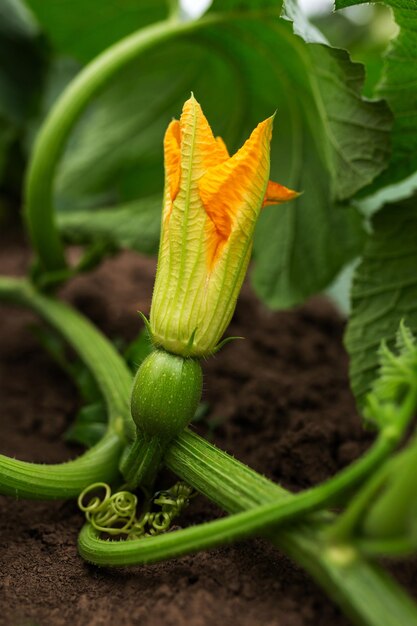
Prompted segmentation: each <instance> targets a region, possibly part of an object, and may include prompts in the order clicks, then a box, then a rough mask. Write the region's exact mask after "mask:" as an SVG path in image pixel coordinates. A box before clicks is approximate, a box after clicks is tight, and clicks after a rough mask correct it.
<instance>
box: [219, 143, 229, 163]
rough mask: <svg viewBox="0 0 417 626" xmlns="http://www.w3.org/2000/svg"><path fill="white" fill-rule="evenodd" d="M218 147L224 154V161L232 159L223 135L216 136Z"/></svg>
mask: <svg viewBox="0 0 417 626" xmlns="http://www.w3.org/2000/svg"><path fill="white" fill-rule="evenodd" d="M216 142H217V149H218V151H219V153H220V154H221V155H222V158H223V161H227V159H230V154H229V150H228V149H227V146H226V144H225V143H224V141H223V139H222V138H221V137H216Z"/></svg>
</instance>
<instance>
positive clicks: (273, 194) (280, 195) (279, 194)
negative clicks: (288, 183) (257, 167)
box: [262, 180, 300, 206]
mask: <svg viewBox="0 0 417 626" xmlns="http://www.w3.org/2000/svg"><path fill="white" fill-rule="evenodd" d="M299 195H300V194H299V192H298V191H293V190H292V189H288V187H284V185H280V184H279V183H274V181H272V180H270V181H269V183H268V186H267V188H266V194H265V198H264V201H263V204H262V206H269V205H271V204H282V203H283V202H289V201H290V200H294V198H297V197H298V196H299Z"/></svg>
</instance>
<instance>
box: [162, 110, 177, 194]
mask: <svg viewBox="0 0 417 626" xmlns="http://www.w3.org/2000/svg"><path fill="white" fill-rule="evenodd" d="M164 160H165V176H166V182H167V186H168V192H169V195H170V198H171V202H173V201H174V200H175V198H176V196H177V193H178V190H179V186H180V176H181V130H180V123H179V121H178V120H172V122H171V123H170V124H169V126H168V128H167V131H166V133H165V137H164Z"/></svg>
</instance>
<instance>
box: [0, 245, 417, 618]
mask: <svg viewBox="0 0 417 626" xmlns="http://www.w3.org/2000/svg"><path fill="white" fill-rule="evenodd" d="M3 239H4V237H3ZM27 259H28V255H27V253H26V252H25V249H24V247H23V246H22V244H21V243H19V240H18V238H15V237H13V236H8V237H7V239H5V240H4V241H3V242H2V245H1V249H0V271H1V273H7V274H20V273H22V272H23V271H24V269H25V267H26V265H27ZM153 274H154V263H153V261H150V260H146V259H140V258H139V257H137V256H135V255H133V254H122V255H120V256H119V257H117V258H115V259H112V260H109V261H107V262H106V263H104V265H103V266H102V267H101V268H100V269H98V270H97V271H95V272H94V273H92V274H90V275H89V276H87V277H82V278H78V279H76V280H74V281H73V282H72V283H71V285H69V286H68V287H67V288H66V289H65V290H64V293H63V297H65V298H66V299H68V300H70V301H71V302H72V303H73V304H74V305H75V306H77V307H78V308H79V309H80V310H82V311H83V312H84V313H85V314H87V315H88V316H89V317H90V318H91V319H92V320H93V321H94V322H95V323H97V324H98V326H99V327H100V328H102V329H103V330H104V332H106V333H107V334H108V335H109V336H110V337H112V338H115V337H116V338H123V339H125V340H130V339H132V338H133V337H134V336H135V335H136V333H137V332H138V330H139V319H138V316H137V313H136V311H137V310H138V309H140V310H142V311H144V312H147V311H148V310H149V305H150V296H151V290H152V281H153ZM35 321H36V320H35V318H34V317H33V316H32V315H31V314H30V313H28V312H26V311H21V310H18V309H11V308H6V307H3V308H2V309H1V311H0V402H1V420H2V421H1V427H0V433H1V437H0V452H1V453H6V454H9V455H13V456H16V457H19V458H21V459H26V460H32V461H37V462H41V461H43V462H59V461H64V460H67V459H69V458H71V457H73V456H76V454H77V453H78V452H79V450H78V449H77V448H76V447H75V446H70V445H66V444H65V443H63V441H62V434H63V433H64V432H65V430H66V428H67V427H68V425H69V424H70V423H71V419H72V417H73V415H74V412H75V411H76V410H77V407H78V405H79V399H78V397H77V393H76V391H75V389H74V387H73V385H72V383H71V382H70V381H69V380H68V379H67V378H66V377H65V376H64V375H63V373H62V372H61V371H60V369H59V368H58V367H57V366H56V365H55V364H54V362H53V361H51V359H50V358H49V357H48V356H47V355H46V354H45V353H44V352H43V351H42V350H41V349H40V347H39V345H38V343H37V340H36V339H35V338H34V336H33V334H32V333H31V331H30V325H31V324H33V323H34V322H35ZM230 332H231V334H232V335H243V336H246V337H247V339H246V340H245V341H236V342H233V343H232V344H231V345H229V346H228V347H226V348H225V349H224V350H223V351H222V352H221V353H220V354H219V355H218V356H217V357H216V358H214V359H212V361H210V362H208V363H207V364H206V366H205V370H206V376H205V400H206V401H207V402H209V404H210V414H209V420H210V422H211V425H212V428H210V429H207V428H205V430H204V429H203V432H205V433H206V434H207V433H209V434H210V433H211V436H213V440H214V442H215V443H216V444H217V445H219V446H220V447H222V448H224V449H225V450H227V451H229V452H231V453H232V454H234V455H235V456H236V457H238V458H239V459H241V460H243V461H245V462H246V463H248V464H250V465H251V466H252V467H253V468H255V469H256V470H258V471H260V472H262V473H264V474H266V475H267V476H269V477H270V478H272V479H274V480H276V481H279V482H280V483H282V484H284V485H285V486H287V487H289V488H291V489H294V490H299V489H302V488H305V487H308V486H309V485H312V484H315V483H317V482H319V481H322V480H323V479H325V478H326V477H328V476H330V475H332V474H333V473H335V472H336V471H337V470H338V469H340V468H341V467H343V466H344V465H346V464H348V463H350V462H351V461H352V460H353V459H354V458H355V457H356V456H358V454H360V452H361V451H362V450H363V449H364V448H365V447H366V445H367V444H368V443H369V435H366V434H364V433H363V431H362V429H361V425H360V421H359V419H358V417H357V415H356V414H355V408H354V402H353V399H352V396H351V393H350V391H349V387H348V380H347V371H346V370H347V359H346V355H345V353H344V350H343V347H342V332H343V322H342V320H341V319H340V317H339V315H338V314H337V313H336V312H335V310H334V309H333V308H332V306H331V305H330V304H328V303H327V302H326V301H324V300H320V299H318V300H314V301H311V302H310V303H309V304H307V305H306V306H303V307H301V308H299V309H297V310H293V311H289V312H283V313H271V312H269V311H267V310H266V309H265V308H264V307H263V306H262V305H261V304H260V303H259V302H258V301H257V300H255V298H254V297H253V295H252V293H251V292H250V290H249V288H247V287H246V288H245V290H244V292H243V294H242V297H241V299H240V302H239V306H238V309H237V312H236V315H235V318H234V320H233V323H232V327H231V329H230ZM214 425H215V427H214ZM218 514H219V513H218V511H217V510H216V509H215V507H214V506H212V505H211V504H210V503H208V502H207V501H206V500H205V499H204V498H202V497H201V498H198V499H196V500H195V501H194V502H193V503H192V505H191V506H190V508H189V509H188V511H187V513H186V514H185V516H184V517H183V519H182V521H181V523H182V524H183V525H188V524H194V523H198V522H200V521H202V520H205V519H210V518H212V517H215V516H216V515H218ZM82 523H83V519H82V516H81V514H80V513H79V512H78V511H77V508H76V506H75V504H74V502H64V503H63V502H54V503H50V502H48V503H42V502H40V503H33V502H25V501H17V500H13V499H12V498H6V497H2V496H0V624H1V625H7V626H9V625H10V626H18V625H23V624H26V625H28V624H31V625H32V624H33V625H34V624H36V625H38V626H64V625H65V626H87V625H89V626H110V625H111V626H113V625H117V626H131V625H139V624H140V625H141V626H150V625H155V626H182V625H185V624H187V626H215V625H217V624H222V623H231V624H234V623H236V624H239V626H246V625H248V626H249V625H250V626H260V625H262V626H310V625H314V626H346V625H347V624H348V623H349V622H348V621H347V620H346V619H345V618H344V617H343V616H342V615H341V614H340V612H339V611H338V609H337V608H335V606H334V605H333V604H332V603H331V602H330V601H329V600H328V599H327V598H326V596H325V595H324V594H323V593H322V592H321V591H320V590H319V589H318V588H317V587H316V585H315V584H314V583H313V582H311V581H310V579H309V578H308V577H307V576H306V575H304V573H303V572H302V571H301V570H300V569H298V568H297V567H296V566H294V565H293V564H292V563H291V562H290V561H289V560H288V559H287V558H286V557H284V556H282V555H281V554H279V553H278V552H277V551H276V550H275V549H273V548H272V547H270V546H269V545H268V544H267V543H266V542H264V541H262V540H252V541H247V542H245V543H242V544H239V545H235V546H232V547H227V548H221V549H216V550H213V551H211V552H209V553H207V552H206V553H202V554H197V555H193V556H189V557H184V558H182V559H179V560H175V561H170V562H167V563H162V564H158V565H152V566H146V567H137V568H134V569H125V570H116V571H112V570H110V569H105V568H103V569H99V568H96V567H92V566H90V565H87V564H86V563H84V562H83V561H82V560H81V558H80V557H79V556H78V555H77V550H76V541H77V533H78V531H79V529H80V528H81V525H82ZM416 571H417V568H416V567H413V566H411V565H409V566H408V572H405V569H404V567H403V568H402V570H401V572H400V573H401V574H402V578H403V579H404V580H405V581H406V582H407V583H408V586H411V587H412V586H413V580H415V576H416ZM381 626H383V625H381ZM403 626H405V625H403Z"/></svg>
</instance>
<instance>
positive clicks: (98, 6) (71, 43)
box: [25, 0, 170, 62]
mask: <svg viewBox="0 0 417 626" xmlns="http://www.w3.org/2000/svg"><path fill="white" fill-rule="evenodd" d="M25 2H26V4H27V6H28V7H29V8H30V9H31V10H32V11H33V13H34V15H35V16H36V18H37V20H38V21H39V23H40V24H41V25H42V28H43V29H44V30H45V32H46V33H47V34H48V37H49V38H50V40H51V42H52V44H53V45H54V46H55V48H56V50H58V51H59V52H61V53H64V54H68V55H70V56H73V57H75V58H76V59H78V60H79V61H83V62H86V61H90V60H91V59H92V58H94V57H95V56H96V55H97V54H99V53H100V52H101V51H102V50H104V49H105V48H107V47H108V46H110V45H111V44H112V43H115V42H116V41H118V40H119V39H121V38H122V37H125V36H126V35H129V34H130V33H133V32H134V31H135V30H138V29H139V28H143V27H145V26H147V25H148V24H152V23H153V22H156V21H159V20H163V19H165V18H166V17H167V16H168V13H169V4H170V3H169V2H168V1H167V0H140V1H139V2H138V1H137V0H118V1H117V2H114V1H109V0H106V1H105V2H103V1H102V0H25Z"/></svg>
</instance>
